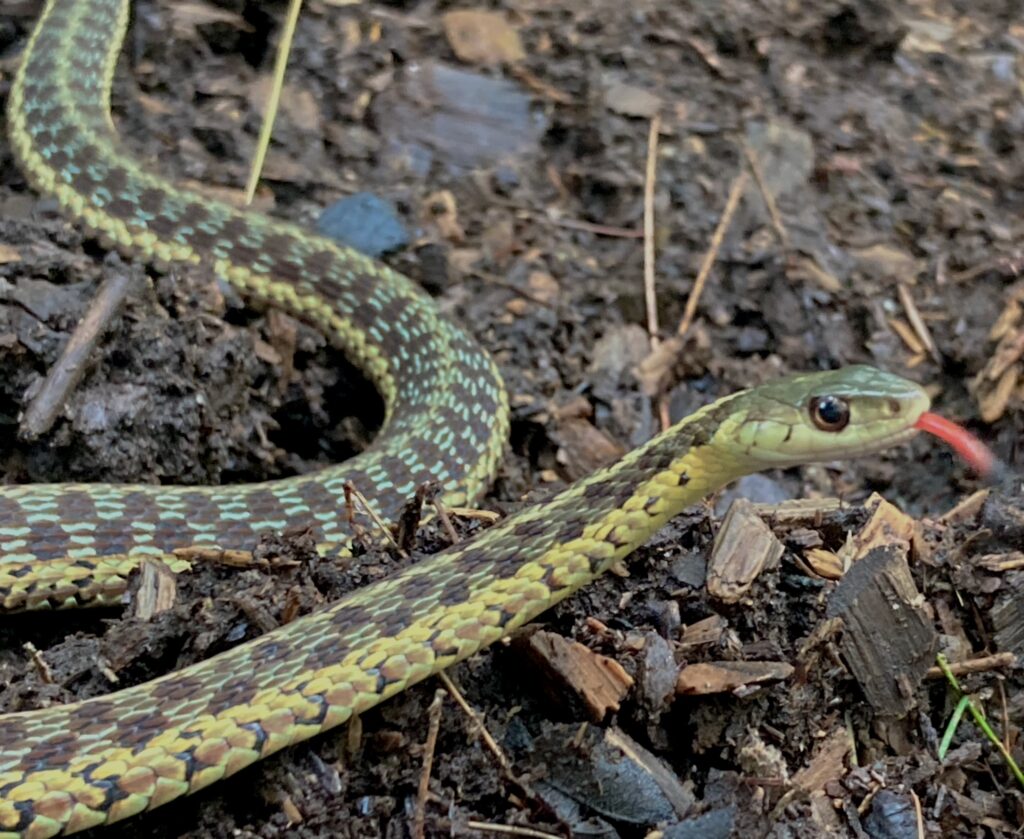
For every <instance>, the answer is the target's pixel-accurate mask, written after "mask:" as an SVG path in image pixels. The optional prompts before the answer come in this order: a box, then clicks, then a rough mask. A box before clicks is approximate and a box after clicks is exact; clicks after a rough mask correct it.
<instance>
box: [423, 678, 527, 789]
mask: <svg viewBox="0 0 1024 839" xmlns="http://www.w3.org/2000/svg"><path fill="white" fill-rule="evenodd" d="M437 678H438V679H440V680H441V684H442V685H444V687H445V690H447V691H448V693H450V694H451V695H452V699H454V700H455V702H456V703H457V704H458V706H459V707H460V708H461V709H462V711H463V713H464V714H465V715H466V716H467V717H469V719H470V720H472V722H473V725H474V727H475V728H476V729H477V731H478V732H479V734H480V738H481V739H482V740H483V741H484V745H485V746H487V748H488V750H490V752H491V754H493V755H494V757H495V758H496V759H497V761H498V765H499V766H501V769H502V771H503V772H504V773H505V775H506V776H507V777H509V778H510V779H512V780H513V781H515V775H513V774H512V764H511V763H510V762H509V759H508V758H507V757H505V753H504V752H503V751H502V750H501V746H499V745H498V742H497V741H496V740H495V739H494V738H493V737H492V736H491V732H489V731H488V730H487V726H485V725H484V724H483V721H482V720H481V719H480V717H479V715H478V714H477V713H476V711H474V710H473V709H472V708H471V707H470V706H469V703H468V702H467V701H466V698H465V697H464V696H463V695H462V693H461V692H460V691H459V689H458V688H457V687H455V683H454V682H452V680H451V679H450V678H449V677H448V674H447V673H445V672H444V670H442V671H441V672H440V673H438V674H437ZM516 783H518V781H516Z"/></svg>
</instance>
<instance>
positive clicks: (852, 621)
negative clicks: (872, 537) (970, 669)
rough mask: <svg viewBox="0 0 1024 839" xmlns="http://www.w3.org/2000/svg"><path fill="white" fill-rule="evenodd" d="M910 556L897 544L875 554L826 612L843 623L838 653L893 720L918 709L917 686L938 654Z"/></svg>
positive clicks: (844, 583) (851, 574) (854, 571)
mask: <svg viewBox="0 0 1024 839" xmlns="http://www.w3.org/2000/svg"><path fill="white" fill-rule="evenodd" d="M906 554H907V551H906V549H905V548H904V547H902V546H899V545H895V544H890V545H886V546H884V547H878V548H874V549H873V550H871V551H870V552H869V553H868V554H867V555H866V556H865V557H864V558H863V559H861V560H859V561H858V562H855V563H854V564H853V565H852V566H851V568H850V570H849V571H847V573H846V574H845V575H844V576H843V579H842V580H841V581H840V582H839V585H838V586H837V587H836V589H835V591H834V592H833V593H832V595H831V597H830V598H829V603H828V610H827V615H828V617H829V618H830V619H839V620H841V621H842V625H843V633H842V637H841V639H840V642H839V648H840V651H841V653H842V655H843V658H844V660H845V661H846V664H847V666H848V667H849V669H850V673H851V674H852V675H853V677H854V678H855V679H856V680H857V682H858V683H859V684H860V686H861V689H862V690H863V691H864V695H865V696H866V697H867V699H868V701H869V702H870V703H871V705H872V706H873V707H874V708H875V709H876V710H877V711H878V713H880V714H884V715H888V716H892V717H902V716H904V715H905V714H906V713H907V712H909V711H910V710H912V709H913V708H915V707H916V706H917V694H916V691H917V686H918V685H919V684H920V682H921V680H922V679H923V678H924V675H925V673H926V672H927V671H928V668H929V667H930V666H931V664H932V661H933V660H934V658H935V652H936V650H937V649H938V634H937V633H936V631H935V629H934V627H933V626H932V621H931V618H930V616H929V614H928V610H927V608H926V604H925V601H924V598H923V597H922V596H921V594H920V592H918V590H917V586H916V585H915V584H914V580H913V577H912V576H911V574H910V568H909V566H908V565H907V559H906Z"/></svg>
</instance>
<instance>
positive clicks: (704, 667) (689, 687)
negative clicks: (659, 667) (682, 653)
mask: <svg viewBox="0 0 1024 839" xmlns="http://www.w3.org/2000/svg"><path fill="white" fill-rule="evenodd" d="M792 675H793V665H791V664H788V663H786V662H785V661H707V662H702V663H699V664H690V665H688V666H686V667H684V668H683V669H682V671H680V673H679V678H678V679H676V693H677V694H685V695H689V696H703V695H707V694H712V693H732V692H733V691H735V690H739V689H740V688H745V687H747V686H749V685H755V684H760V683H762V682H777V681H781V680H783V679H788V678H789V677H790V676H792Z"/></svg>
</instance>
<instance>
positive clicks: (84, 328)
mask: <svg viewBox="0 0 1024 839" xmlns="http://www.w3.org/2000/svg"><path fill="white" fill-rule="evenodd" d="M131 286H132V278H131V274H130V273H129V272H128V271H121V270H116V271H113V272H112V273H111V274H109V275H108V276H107V278H106V279H105V280H103V282H102V283H101V284H100V288H99V291H97V292H96V296H95V297H94V298H93V301H92V303H90V304H89V310H88V311H87V312H86V313H85V317H83V318H82V320H81V321H80V322H79V324H78V326H77V327H75V331H74V332H73V333H72V334H71V337H70V338H69V339H68V342H67V344H66V345H65V347H64V350H63V352H61V354H60V358H58V359H57V361H56V363H55V364H54V365H53V367H51V368H50V371H49V372H48V373H47V374H46V379H45V381H44V382H43V385H42V387H41V388H39V390H38V391H37V392H36V394H35V396H33V397H32V399H31V400H30V401H29V403H28V407H27V408H25V413H24V414H23V415H22V417H21V422H20V424H19V428H18V437H19V438H20V439H22V440H25V441H29V440H35V439H37V438H38V437H39V436H40V435H41V434H45V433H46V432H47V431H49V430H50V428H51V427H52V426H53V423H54V421H55V420H56V419H57V416H58V415H59V414H60V412H61V411H62V410H63V409H64V406H65V405H66V404H67V401H68V398H69V397H70V396H71V392H72V391H73V390H74V389H75V386H76V385H77V384H78V383H79V382H80V381H81V380H82V376H83V375H84V374H85V369H86V366H87V363H88V361H89V358H90V357H91V356H92V353H93V350H95V349H96V345H97V344H98V343H99V340H100V337H101V336H102V335H103V334H104V333H105V332H106V331H107V328H108V327H109V326H110V323H111V321H112V320H113V319H114V318H115V317H116V316H117V313H118V312H119V311H121V307H122V306H123V305H124V301H125V298H126V297H127V296H128V290H129V289H130V288H131Z"/></svg>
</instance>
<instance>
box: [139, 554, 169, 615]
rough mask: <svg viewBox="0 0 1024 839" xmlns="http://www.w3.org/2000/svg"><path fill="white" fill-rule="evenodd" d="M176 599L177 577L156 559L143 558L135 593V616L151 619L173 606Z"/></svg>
mask: <svg viewBox="0 0 1024 839" xmlns="http://www.w3.org/2000/svg"><path fill="white" fill-rule="evenodd" d="M177 599H178V579H177V575H176V574H175V573H174V572H173V571H171V569H170V568H169V567H168V566H167V565H166V564H165V563H163V562H161V561H160V560H158V559H148V558H147V559H144V560H143V561H142V567H141V568H140V580H139V588H138V591H137V592H136V594H135V608H134V612H135V617H137V618H141V619H142V620H151V619H152V618H154V617H155V616H156V615H159V614H160V613H161V612H166V611H168V610H169V609H172V608H173V607H174V604H175V602H176V601H177Z"/></svg>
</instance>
